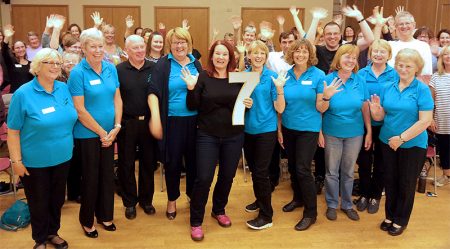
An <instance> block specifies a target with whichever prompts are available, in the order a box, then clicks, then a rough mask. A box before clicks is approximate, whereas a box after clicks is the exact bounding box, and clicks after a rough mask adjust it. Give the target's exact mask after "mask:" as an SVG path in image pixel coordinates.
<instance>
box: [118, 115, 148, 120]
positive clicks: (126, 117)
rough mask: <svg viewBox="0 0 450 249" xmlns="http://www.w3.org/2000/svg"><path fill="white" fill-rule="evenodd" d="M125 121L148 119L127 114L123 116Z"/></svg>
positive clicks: (143, 116)
mask: <svg viewBox="0 0 450 249" xmlns="http://www.w3.org/2000/svg"><path fill="white" fill-rule="evenodd" d="M122 118H123V119H125V120H130V119H135V120H146V119H147V117H146V116H145V115H142V116H133V115H127V114H123V117H122Z"/></svg>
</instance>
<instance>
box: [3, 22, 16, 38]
mask: <svg viewBox="0 0 450 249" xmlns="http://www.w3.org/2000/svg"><path fill="white" fill-rule="evenodd" d="M14 33H15V31H14V26H12V25H11V24H6V25H5V27H3V35H4V36H5V37H12V36H13V35H14Z"/></svg>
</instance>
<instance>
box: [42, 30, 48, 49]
mask: <svg viewBox="0 0 450 249" xmlns="http://www.w3.org/2000/svg"><path fill="white" fill-rule="evenodd" d="M41 44H42V48H49V47H50V36H49V35H48V34H46V33H42V39H41Z"/></svg>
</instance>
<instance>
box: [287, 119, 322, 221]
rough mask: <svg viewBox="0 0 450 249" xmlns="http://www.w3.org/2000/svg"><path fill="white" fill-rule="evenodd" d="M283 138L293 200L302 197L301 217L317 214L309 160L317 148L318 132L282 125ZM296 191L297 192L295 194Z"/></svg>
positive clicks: (310, 216) (315, 195)
mask: <svg viewBox="0 0 450 249" xmlns="http://www.w3.org/2000/svg"><path fill="white" fill-rule="evenodd" d="M283 139H284V145H285V146H286V147H285V148H286V152H287V155H288V162H290V163H291V164H292V166H291V167H289V168H290V172H289V173H290V174H291V182H293V183H294V184H292V187H293V188H295V190H294V200H297V201H298V200H299V199H300V197H299V196H301V199H303V202H304V204H305V208H304V209H303V217H307V218H314V217H316V216H317V194H316V187H315V183H314V177H313V175H312V170H311V162H312V160H313V158H314V153H315V152H316V148H317V140H318V139H319V133H318V132H309V131H296V130H291V129H287V128H286V127H283ZM296 193H297V194H296Z"/></svg>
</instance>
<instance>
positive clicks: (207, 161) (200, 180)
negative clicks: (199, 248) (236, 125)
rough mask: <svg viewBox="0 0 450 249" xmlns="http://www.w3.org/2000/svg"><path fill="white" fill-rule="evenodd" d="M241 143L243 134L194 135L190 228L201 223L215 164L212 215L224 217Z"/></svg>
mask: <svg viewBox="0 0 450 249" xmlns="http://www.w3.org/2000/svg"><path fill="white" fill-rule="evenodd" d="M243 144H244V133H241V134H239V135H236V136H232V137H227V138H219V137H215V136H210V135H208V134H206V133H204V132H202V131H198V132H197V177H196V178H195V184H194V189H193V191H192V197H191V207H190V214H191V218H190V222H191V226H194V227H196V226H200V225H201V224H202V223H203V217H204V216H205V206H206V203H207V202H208V195H209V190H210V188H211V184H212V181H213V179H214V173H215V171H216V164H217V161H219V174H218V176H217V182H216V185H215V186H214V192H213V206H212V212H213V213H214V214H217V215H221V214H225V206H226V205H227V203H228V196H229V194H230V190H231V185H232V184H233V178H234V176H235V175H236V169H237V165H238V163H239V158H240V157H241V152H242V146H243Z"/></svg>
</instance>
